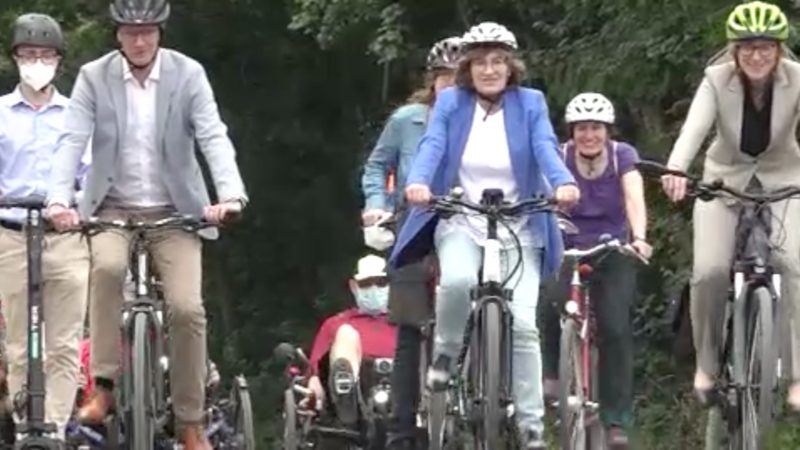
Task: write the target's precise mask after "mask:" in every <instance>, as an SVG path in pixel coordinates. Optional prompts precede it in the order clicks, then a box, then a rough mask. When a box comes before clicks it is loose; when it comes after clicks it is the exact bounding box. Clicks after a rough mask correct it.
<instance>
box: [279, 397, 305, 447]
mask: <svg viewBox="0 0 800 450" xmlns="http://www.w3.org/2000/svg"><path fill="white" fill-rule="evenodd" d="M281 445H282V447H281V448H282V449H283V450H297V449H298V448H299V447H300V440H299V439H298V437H297V404H296V403H295V397H294V391H293V390H292V388H291V387H289V388H287V389H286V390H285V391H284V392H283V439H282V442H281Z"/></svg>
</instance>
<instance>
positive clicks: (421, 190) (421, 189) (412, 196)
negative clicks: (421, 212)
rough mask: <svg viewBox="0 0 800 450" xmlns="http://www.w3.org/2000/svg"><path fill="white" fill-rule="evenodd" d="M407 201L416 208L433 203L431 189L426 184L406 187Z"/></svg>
mask: <svg viewBox="0 0 800 450" xmlns="http://www.w3.org/2000/svg"><path fill="white" fill-rule="evenodd" d="M406 199H407V200H408V203H411V204H412V205H415V206H424V205H427V204H428V203H430V201H431V189H430V187H428V186H427V185H424V184H409V185H408V186H407V187H406Z"/></svg>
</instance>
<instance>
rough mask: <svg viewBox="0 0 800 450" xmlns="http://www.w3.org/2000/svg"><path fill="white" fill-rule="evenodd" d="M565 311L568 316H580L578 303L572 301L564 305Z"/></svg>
mask: <svg viewBox="0 0 800 450" xmlns="http://www.w3.org/2000/svg"><path fill="white" fill-rule="evenodd" d="M564 309H565V310H566V311H567V314H578V302H576V301H575V300H570V301H568V302H567V304H566V305H564Z"/></svg>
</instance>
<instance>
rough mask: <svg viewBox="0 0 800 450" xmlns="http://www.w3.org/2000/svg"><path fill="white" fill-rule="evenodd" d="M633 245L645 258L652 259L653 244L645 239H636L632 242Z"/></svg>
mask: <svg viewBox="0 0 800 450" xmlns="http://www.w3.org/2000/svg"><path fill="white" fill-rule="evenodd" d="M631 247H633V249H634V250H635V251H636V253H637V254H639V256H641V257H642V258H644V259H650V257H651V256H653V246H652V245H650V244H648V243H647V241H645V240H644V239H634V241H633V242H631Z"/></svg>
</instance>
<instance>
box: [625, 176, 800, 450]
mask: <svg viewBox="0 0 800 450" xmlns="http://www.w3.org/2000/svg"><path fill="white" fill-rule="evenodd" d="M639 168H640V170H641V171H642V172H643V173H647V174H653V175H655V176H659V177H660V176H663V175H675V176H680V177H685V178H687V179H688V190H689V194H690V195H691V196H693V197H697V198H698V199H699V200H701V201H710V200H712V199H715V198H727V199H732V200H736V201H737V202H738V203H739V204H740V206H741V208H740V212H739V221H738V226H737V231H736V243H737V247H736V252H735V257H734V263H733V267H732V275H733V290H732V293H731V296H730V297H729V302H728V307H727V308H726V309H727V311H726V326H725V338H724V341H723V345H722V348H721V349H720V351H721V354H720V361H721V364H720V372H719V373H718V374H717V385H716V388H715V392H714V395H712V397H713V398H712V400H713V403H714V407H713V408H711V410H710V412H709V421H708V427H707V430H706V449H707V450H712V449H713V450H719V449H721V448H725V449H731V450H734V449H736V450H740V449H743V450H757V449H759V448H762V446H763V440H764V435H765V432H766V431H767V430H768V429H769V427H770V426H771V424H772V421H773V418H774V414H775V407H776V405H775V401H774V397H775V392H776V390H777V384H778V377H777V368H778V364H779V362H778V347H779V340H778V338H779V333H778V327H777V324H778V323H779V322H778V318H779V317H780V316H781V314H783V312H782V302H781V301H780V290H779V288H777V286H780V280H781V276H780V274H778V273H776V272H775V270H774V267H773V265H772V258H771V253H772V244H771V243H770V235H771V232H772V219H773V218H774V217H775V216H774V215H773V213H772V212H771V208H770V205H771V204H773V203H776V202H780V201H783V200H787V199H790V198H797V197H800V187H793V186H792V187H786V188H781V189H778V190H776V191H772V192H765V193H747V192H742V191H740V190H738V189H734V188H732V187H730V186H726V185H725V184H724V183H723V182H722V181H713V182H711V183H707V182H703V181H701V180H700V179H698V178H696V177H692V176H690V175H688V174H686V173H684V172H680V171H675V170H669V169H667V168H665V167H664V166H662V165H661V164H658V163H653V162H646V161H645V162H642V163H640V164H639ZM781 231H782V232H787V233H791V232H794V230H781ZM723 422H724V423H725V424H726V427H724V428H723V426H722V424H723Z"/></svg>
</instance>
